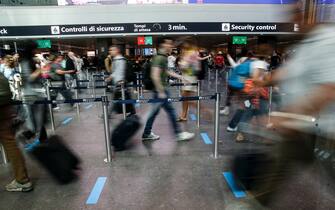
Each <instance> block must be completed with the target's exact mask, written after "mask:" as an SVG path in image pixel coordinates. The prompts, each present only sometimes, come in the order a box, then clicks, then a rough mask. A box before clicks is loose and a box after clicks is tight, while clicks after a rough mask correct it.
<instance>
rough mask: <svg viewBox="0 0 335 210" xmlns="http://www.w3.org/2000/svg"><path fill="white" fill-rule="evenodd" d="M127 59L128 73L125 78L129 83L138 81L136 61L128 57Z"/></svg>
mask: <svg viewBox="0 0 335 210" xmlns="http://www.w3.org/2000/svg"><path fill="white" fill-rule="evenodd" d="M124 60H125V61H126V75H125V80H126V81H127V83H130V82H134V83H136V74H135V71H136V63H135V62H133V61H130V60H127V59H124Z"/></svg>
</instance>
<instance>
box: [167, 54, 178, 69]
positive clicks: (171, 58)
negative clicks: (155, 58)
mask: <svg viewBox="0 0 335 210" xmlns="http://www.w3.org/2000/svg"><path fill="white" fill-rule="evenodd" d="M176 60H177V58H176V57H174V56H173V55H170V56H169V57H168V68H175V67H176Z"/></svg>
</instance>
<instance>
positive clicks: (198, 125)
mask: <svg viewBox="0 0 335 210" xmlns="http://www.w3.org/2000/svg"><path fill="white" fill-rule="evenodd" d="M200 85H201V81H200V80H198V85H197V95H198V97H200ZM197 127H198V128H200V100H198V101H197Z"/></svg>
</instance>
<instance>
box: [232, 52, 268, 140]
mask: <svg viewBox="0 0 335 210" xmlns="http://www.w3.org/2000/svg"><path fill="white" fill-rule="evenodd" d="M268 67H269V64H268V63H267V62H266V61H264V60H261V59H258V58H257V57H256V56H254V57H251V58H249V59H246V60H245V61H244V62H243V63H241V64H239V65H237V66H236V67H235V68H234V69H233V71H232V72H231V74H230V76H229V79H228V82H229V86H230V88H231V89H232V90H234V91H235V92H236V94H237V95H238V98H239V101H240V102H241V103H240V108H239V109H238V110H237V111H236V112H235V114H234V116H233V118H232V119H231V121H230V122H229V124H228V127H227V131H228V132H236V131H237V129H238V128H237V125H238V123H239V122H240V121H241V119H242V118H243V115H244V114H245V113H246V110H249V109H251V108H252V107H253V104H252V100H253V99H254V94H249V93H250V91H249V92H248V91H246V88H248V87H246V86H245V84H246V81H249V80H251V81H252V82H254V81H256V82H257V81H258V80H260V79H261V77H262V75H263V72H264V71H267V70H268ZM249 89H250V88H249ZM237 140H238V141H239V140H241V141H242V140H244V138H239V136H238V138H237Z"/></svg>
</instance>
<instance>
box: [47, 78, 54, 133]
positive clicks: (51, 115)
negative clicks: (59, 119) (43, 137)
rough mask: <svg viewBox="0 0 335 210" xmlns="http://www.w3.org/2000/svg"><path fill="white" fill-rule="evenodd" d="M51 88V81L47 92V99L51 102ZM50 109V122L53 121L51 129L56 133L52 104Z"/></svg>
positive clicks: (48, 81) (48, 83)
mask: <svg viewBox="0 0 335 210" xmlns="http://www.w3.org/2000/svg"><path fill="white" fill-rule="evenodd" d="M50 86H51V83H50V80H47V87H46V91H47V99H48V100H49V101H51V94H50ZM48 107H49V114H50V121H51V129H52V131H55V118H54V113H53V110H52V103H51V104H48Z"/></svg>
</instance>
